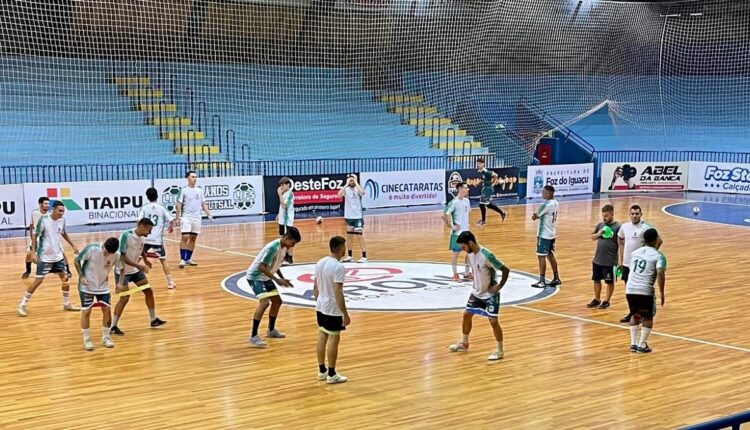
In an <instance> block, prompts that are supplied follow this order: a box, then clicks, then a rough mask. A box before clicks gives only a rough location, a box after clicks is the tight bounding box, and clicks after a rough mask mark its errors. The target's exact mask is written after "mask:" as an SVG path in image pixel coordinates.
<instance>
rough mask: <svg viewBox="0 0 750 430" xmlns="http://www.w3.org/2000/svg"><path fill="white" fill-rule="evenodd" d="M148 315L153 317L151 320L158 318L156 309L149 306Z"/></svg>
mask: <svg viewBox="0 0 750 430" xmlns="http://www.w3.org/2000/svg"><path fill="white" fill-rule="evenodd" d="M148 316H149V317H150V318H151V319H150V320H149V322H151V321H153V320H155V319H156V309H153V308H148Z"/></svg>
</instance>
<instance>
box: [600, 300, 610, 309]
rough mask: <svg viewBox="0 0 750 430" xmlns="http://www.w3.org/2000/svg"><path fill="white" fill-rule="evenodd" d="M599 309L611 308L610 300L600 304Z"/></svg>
mask: <svg viewBox="0 0 750 430" xmlns="http://www.w3.org/2000/svg"><path fill="white" fill-rule="evenodd" d="M599 309H609V302H607V301H604V302H602V304H600V305H599Z"/></svg>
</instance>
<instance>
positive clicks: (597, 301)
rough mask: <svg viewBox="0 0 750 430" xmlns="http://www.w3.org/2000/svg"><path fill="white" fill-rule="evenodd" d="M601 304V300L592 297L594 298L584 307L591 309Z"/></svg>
mask: <svg viewBox="0 0 750 430" xmlns="http://www.w3.org/2000/svg"><path fill="white" fill-rule="evenodd" d="M601 304H602V302H600V301H599V300H596V299H594V300H592V301H590V302H589V304H587V305H586V307H587V308H589V309H591V308H596V307H599V306H600V305H601Z"/></svg>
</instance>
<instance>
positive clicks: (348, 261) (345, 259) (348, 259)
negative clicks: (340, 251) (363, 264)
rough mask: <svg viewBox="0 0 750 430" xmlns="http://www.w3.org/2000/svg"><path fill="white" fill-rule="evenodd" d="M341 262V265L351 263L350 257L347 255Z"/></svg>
mask: <svg viewBox="0 0 750 430" xmlns="http://www.w3.org/2000/svg"><path fill="white" fill-rule="evenodd" d="M341 262H342V263H351V262H352V257H350V256H348V255H347V256H346V257H344V258H342V259H341Z"/></svg>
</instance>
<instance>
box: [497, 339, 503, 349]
mask: <svg viewBox="0 0 750 430" xmlns="http://www.w3.org/2000/svg"><path fill="white" fill-rule="evenodd" d="M497 352H503V341H502V340H501V341H499V342H498V343H497Z"/></svg>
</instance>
